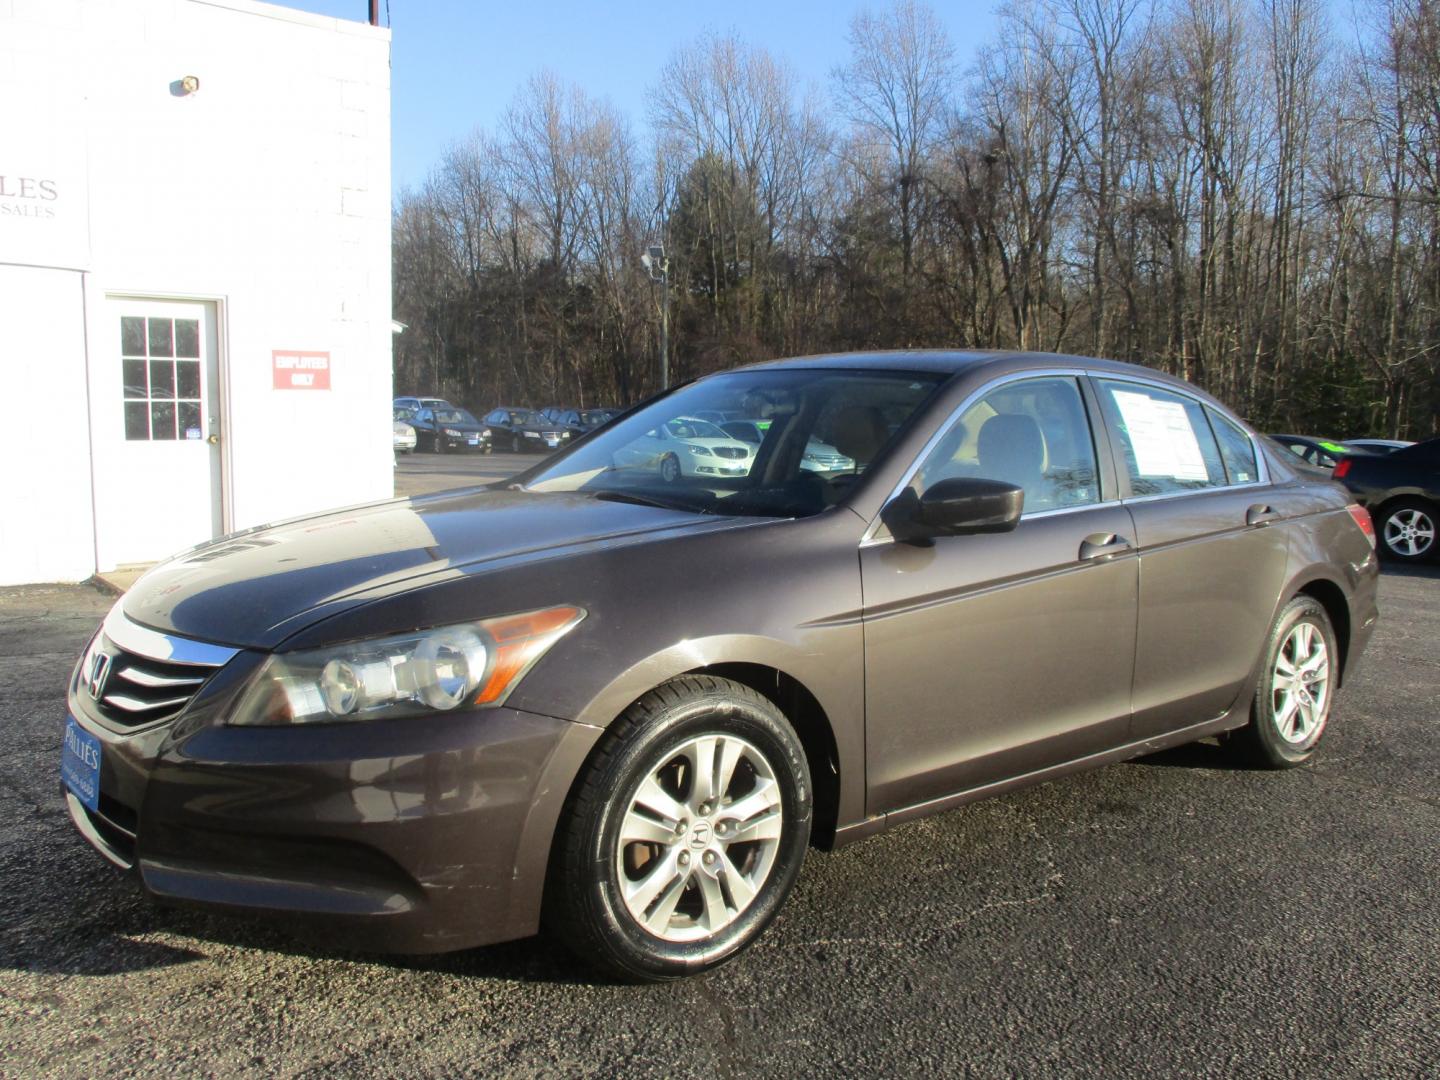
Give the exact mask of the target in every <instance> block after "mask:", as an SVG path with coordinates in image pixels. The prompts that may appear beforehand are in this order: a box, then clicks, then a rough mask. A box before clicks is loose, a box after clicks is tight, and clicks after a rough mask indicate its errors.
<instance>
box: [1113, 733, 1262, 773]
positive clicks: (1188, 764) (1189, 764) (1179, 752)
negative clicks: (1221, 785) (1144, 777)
mask: <svg viewBox="0 0 1440 1080" xmlns="http://www.w3.org/2000/svg"><path fill="white" fill-rule="evenodd" d="M1127 764H1129V765H1149V766H1153V767H1156V768H1162V769H1223V770H1225V771H1226V772H1263V771H1265V770H1264V769H1263V767H1261V766H1259V765H1252V764H1250V763H1249V762H1246V761H1243V760H1241V759H1240V758H1238V757H1236V756H1234V755H1233V754H1231V753H1230V752H1229V751H1228V750H1226V749H1225V748H1224V747H1223V746H1221V745H1220V744H1219V743H1218V742H1215V741H1213V740H1206V741H1205V742H1193V743H1186V744H1185V745H1184V746H1172V747H1171V748H1170V749H1169V750H1161V751H1160V752H1159V753H1155V754H1146V755H1145V756H1144V757H1137V758H1131V759H1130V761H1129V762H1127Z"/></svg>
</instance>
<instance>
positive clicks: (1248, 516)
mask: <svg viewBox="0 0 1440 1080" xmlns="http://www.w3.org/2000/svg"><path fill="white" fill-rule="evenodd" d="M1278 520H1280V514H1279V512H1278V511H1277V510H1276V509H1275V508H1274V507H1272V506H1266V505H1265V504H1264V503H1256V504H1255V505H1254V506H1252V507H1250V509H1249V510H1246V511H1245V524H1246V525H1268V524H1270V522H1272V521H1278Z"/></svg>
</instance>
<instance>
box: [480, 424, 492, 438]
mask: <svg viewBox="0 0 1440 1080" xmlns="http://www.w3.org/2000/svg"><path fill="white" fill-rule="evenodd" d="M480 437H481V438H482V439H488V438H489V437H490V429H489V428H488V427H487V428H486V429H485V430H484V431H482V432H480Z"/></svg>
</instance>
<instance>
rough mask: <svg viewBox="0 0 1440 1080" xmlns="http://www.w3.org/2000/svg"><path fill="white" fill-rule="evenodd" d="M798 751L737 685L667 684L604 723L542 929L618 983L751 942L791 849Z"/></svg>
mask: <svg viewBox="0 0 1440 1080" xmlns="http://www.w3.org/2000/svg"><path fill="white" fill-rule="evenodd" d="M811 815H812V800H811V787H810V776H809V772H808V768H807V765H806V761H805V751H804V749H803V747H801V745H800V740H799V739H798V738H797V737H796V735H795V731H794V729H793V728H791V726H790V724H789V723H788V722H787V721H786V719H785V717H784V715H783V714H782V713H781V712H780V710H779V709H777V708H776V707H775V705H774V704H773V703H772V702H770V701H769V700H768V699H766V698H765V697H763V696H761V695H760V694H758V693H756V692H755V691H754V690H752V689H750V688H749V687H747V686H742V685H740V684H739V683H735V682H731V681H730V680H728V679H718V678H715V677H713V676H707V675H691V676H683V677H681V678H678V679H674V680H672V681H671V682H668V683H666V684H664V685H663V686H660V687H659V688H657V689H655V690H653V691H651V692H650V693H649V694H647V695H645V696H644V697H643V698H641V699H640V700H639V701H638V702H636V703H635V704H634V705H632V706H631V707H630V708H629V709H627V710H626V711H625V713H624V714H623V715H622V716H621V717H620V718H619V719H618V720H616V721H615V722H614V723H613V724H612V725H611V726H610V728H609V730H608V731H607V732H606V734H605V738H604V740H603V742H602V743H601V744H600V747H599V749H598V750H597V752H596V754H595V756H594V759H593V760H592V761H591V762H590V764H589V765H588V766H587V768H586V771H585V772H584V773H583V774H582V776H581V779H580V780H579V782H578V784H577V787H576V789H575V792H574V794H573V795H572V796H571V801H570V804H569V805H568V806H567V809H566V815H565V817H564V819H563V820H562V822H561V826H560V830H559V833H558V835H557V838H556V845H555V855H554V859H553V862H552V864H551V876H550V880H549V882H548V886H547V889H546V905H547V906H546V924H547V926H548V927H549V928H550V929H552V930H553V931H554V932H555V933H556V934H557V935H558V936H559V937H560V938H561V939H562V940H563V941H564V942H565V943H566V944H567V945H568V946H569V947H570V948H571V949H572V950H573V951H574V952H575V953H576V954H577V955H579V956H580V957H582V958H583V959H585V960H587V961H589V962H590V963H592V964H594V965H596V966H597V967H599V968H601V969H602V970H605V971H607V972H609V973H610V974H612V975H617V976H619V977H621V978H624V979H630V980H636V981H656V980H664V979H676V978H680V977H682V976H685V975H693V974H696V973H698V972H702V971H705V970H708V969H710V968H713V967H715V966H717V965H719V964H722V963H724V962H725V961H726V960H728V959H730V958H731V957H733V956H734V955H735V954H736V953H738V952H740V950H742V949H743V948H745V947H746V946H747V945H749V944H750V943H751V942H753V941H754V940H755V939H756V938H757V937H759V935H760V933H761V932H762V931H763V930H764V929H765V927H766V925H767V924H768V923H769V922H770V920H771V919H772V918H773V917H774V916H775V913H776V912H777V911H779V909H780V905H781V904H782V903H783V902H784V900H785V897H786V896H787V895H788V894H789V892H790V887H791V885H793V884H794V881H795V878H796V876H797V875H798V874H799V872H800V866H801V863H802V862H803V861H804V858H805V849H806V846H807V844H808V843H809V838H810V823H811Z"/></svg>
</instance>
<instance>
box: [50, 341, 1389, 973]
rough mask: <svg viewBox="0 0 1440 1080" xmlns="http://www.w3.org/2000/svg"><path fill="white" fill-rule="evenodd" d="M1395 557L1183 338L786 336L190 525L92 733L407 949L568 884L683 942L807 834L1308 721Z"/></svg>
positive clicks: (209, 865)
mask: <svg viewBox="0 0 1440 1080" xmlns="http://www.w3.org/2000/svg"><path fill="white" fill-rule="evenodd" d="M740 421H743V422H745V423H746V424H747V425H750V427H747V428H746V430H747V431H750V430H751V428H753V430H754V431H758V432H759V433H760V436H761V437H760V441H759V442H758V443H756V442H753V441H742V440H739V439H736V438H734V437H732V436H731V435H730V434H729V433H728V432H727V431H726V430H725V429H724V428H723V427H722V426H721V424H723V423H732V422H740ZM732 430H733V425H732ZM1376 573H1377V569H1376V559H1375V552H1374V534H1373V531H1372V529H1371V524H1370V519H1369V517H1368V516H1367V515H1366V513H1365V512H1364V511H1363V510H1361V509H1359V508H1358V507H1356V506H1354V505H1353V504H1351V503H1350V500H1349V498H1348V496H1347V495H1346V493H1345V492H1344V490H1343V489H1341V488H1340V487H1338V486H1336V485H1334V484H1332V483H1330V482H1328V481H1325V480H1317V479H1315V478H1313V477H1312V476H1300V475H1298V474H1297V472H1296V471H1295V470H1294V469H1293V468H1291V466H1290V465H1289V464H1288V463H1287V461H1286V460H1285V456H1284V455H1283V454H1282V453H1280V452H1278V451H1276V450H1273V449H1272V448H1271V447H1270V446H1269V445H1268V444H1267V443H1266V442H1265V441H1264V440H1262V439H1258V438H1257V437H1256V436H1255V435H1254V433H1253V432H1252V431H1251V430H1250V429H1248V428H1247V427H1246V426H1245V425H1244V424H1242V423H1241V422H1240V421H1238V420H1237V419H1236V418H1235V417H1234V416H1233V415H1231V414H1230V413H1229V412H1228V411H1227V410H1226V409H1225V408H1224V407H1222V406H1221V405H1219V404H1218V403H1217V402H1215V401H1214V400H1212V399H1211V398H1209V397H1207V396H1205V395H1204V394H1202V393H1200V392H1199V391H1197V390H1195V389H1194V388H1193V387H1190V386H1188V385H1187V384H1185V383H1183V382H1180V381H1177V380H1175V379H1172V378H1168V377H1166V376H1164V375H1160V374H1157V373H1156V372H1154V371H1150V370H1146V369H1144V368H1139V367H1132V366H1129V365H1125V364H1118V363H1111V362H1106V361H1101V360H1088V359H1081V358H1076V357H1067V356H1055V355H1039V354H1026V353H974V352H943V353H940V352H909V353H890V354H882V355H845V356H820V357H812V358H807V359H800V360H789V361H783V362H778V363H770V364H760V365H757V366H754V367H747V368H742V369H739V370H735V371H729V372H725V373H723V374H717V375H713V376H709V377H707V378H703V379H700V380H698V381H695V382H692V383H690V384H688V385H685V386H682V387H680V388H678V389H676V390H673V391H671V392H669V393H666V394H664V395H661V396H660V397H657V398H655V399H653V400H651V401H649V402H646V403H645V404H643V405H641V406H639V407H637V408H635V409H632V410H631V411H629V412H628V413H625V414H623V415H621V416H619V417H617V418H616V419H614V420H613V421H611V422H610V423H608V424H607V425H605V426H604V427H602V428H600V429H599V430H597V431H595V432H593V433H591V434H589V435H587V436H586V437H584V438H583V439H580V440H577V442H576V444H575V445H573V446H570V447H568V448H566V449H565V450H564V451H562V452H561V453H559V454H558V455H556V456H554V457H552V458H550V459H549V460H547V461H545V462H543V463H541V464H540V465H537V466H535V467H534V468H532V469H530V470H529V471H527V472H524V473H521V474H520V475H519V476H517V477H516V478H514V479H513V480H511V481H507V482H504V483H500V484H494V485H491V486H489V487H480V488H474V489H469V490H463V491H456V492H449V493H445V494H441V495H434V496H429V497H426V498H418V499H411V500H395V501H392V502H386V503H380V504H377V505H374V506H366V507H360V508H355V509H350V510H342V511H336V512H333V513H328V514H324V515H321V516H317V517H310V518H305V519H303V520H298V521H292V522H289V523H286V524H281V525H274V526H268V527H265V528H260V529H254V530H251V531H249V532H243V533H237V534H234V535H232V536H228V537H225V538H224V539H222V540H219V541H216V542H214V543H211V544H207V545H204V546H201V547H198V548H195V549H193V550H191V551H188V552H186V553H184V554H182V555H179V556H177V557H175V558H174V559H172V560H170V561H169V562H167V563H164V564H163V565H161V566H158V567H156V568H155V569H154V570H152V571H150V572H149V573H147V574H146V575H145V576H144V577H143V578H142V579H141V580H140V582H139V583H138V584H137V585H136V586H135V588H134V589H132V590H131V591H130V592H129V593H128V594H126V596H125V597H124V598H123V599H122V600H121V601H120V602H118V603H117V604H116V605H115V608H114V610H113V611H111V613H110V615H109V616H108V618H107V619H106V620H105V623H104V625H103V626H102V627H101V628H100V630H99V631H97V633H96V635H95V637H94V639H93V640H92V641H91V642H90V644H89V646H88V647H87V648H86V650H85V653H84V655H83V656H82V658H81V660H80V662H79V664H78V665H77V667H76V669H75V673H74V677H73V679H72V681H71V684H70V690H69V697H68V717H67V720H66V729H65V734H64V746H63V750H62V760H61V771H62V776H63V782H64V787H65V794H66V800H67V805H68V808H69V813H70V816H71V818H72V819H73V821H74V824H75V826H76V828H77V829H78V830H79V831H80V832H81V833H82V834H83V835H84V836H85V837H86V839H88V840H89V842H90V843H91V844H92V845H93V846H94V847H95V848H97V849H98V850H99V851H100V852H101V853H102V854H103V855H104V856H105V857H106V858H107V859H109V860H110V861H111V862H112V863H114V864H115V865H117V866H120V867H123V868H126V869H129V870H132V871H133V872H134V873H136V874H137V875H138V877H139V879H140V881H141V882H142V883H143V885H144V887H145V889H146V890H147V891H148V892H149V893H150V894H152V895H153V896H155V897H157V898H160V899H162V900H164V901H166V902H175V903H187V904H199V905H208V906H211V907H218V908H226V909H232V910H241V911H246V912H253V913H260V912H266V913H271V914H280V915H282V916H284V917H285V919H286V920H287V921H288V922H290V923H291V924H292V925H293V924H296V923H303V924H304V929H305V930H307V931H308V932H309V933H310V934H312V935H328V936H329V937H330V938H331V939H332V940H336V941H338V942H340V943H343V944H346V945H350V946H356V947H361V948H378V949H386V950H394V951H404V952H425V951H439V950H446V949H460V948H466V947H470V946H475V945H481V944H485V943H488V942H496V941H501V940H504V939H507V938H515V937H519V936H523V935H526V934H530V933H533V932H534V931H536V930H537V929H539V928H540V927H541V926H542V925H545V926H547V927H549V928H550V929H551V930H553V931H554V932H555V933H556V934H558V935H559V936H561V937H562V938H563V939H564V940H565V941H566V942H568V943H569V944H570V945H571V946H572V947H573V948H574V949H575V950H576V951H577V952H578V953H580V954H581V955H582V956H583V957H585V958H587V959H588V960H590V961H592V962H594V963H596V964H598V965H600V966H601V967H603V968H606V969H608V970H610V971H611V972H615V973H618V974H620V975H622V976H625V977H629V978H636V979H664V978H671V977H675V976H680V975H685V974H689V973H693V972H698V971H703V970H705V969H707V968H710V967H713V966H714V965H716V964H719V963H722V962H723V961H725V960H727V959H728V958H730V957H732V956H734V955H735V954H736V953H737V952H738V951H739V950H741V949H742V948H744V947H745V946H746V945H747V944H749V943H750V942H753V941H754V940H755V938H756V937H757V936H758V935H759V934H760V933H761V932H762V931H763V929H764V928H765V926H766V924H767V923H768V922H769V921H770V920H771V919H772V918H774V917H775V914H776V912H777V911H778V910H779V908H780V906H781V904H782V903H783V902H784V900H785V897H786V894H787V893H788V892H789V890H790V887H791V885H792V884H793V883H794V881H795V878H796V875H797V874H798V873H799V870H800V865H801V862H802V860H803V859H804V856H805V852H806V849H807V847H808V846H809V845H810V844H815V845H819V846H825V847H830V846H838V845H841V844H845V843H849V842H850V841H852V840H856V839H859V838H861V837H865V836H869V835H870V834H872V833H877V832H880V831H882V830H884V829H885V828H887V827H889V826H890V825H893V824H896V823H897V822H902V821H908V820H910V819H912V818H916V817H920V816H923V815H926V814H931V813H936V812H938V811H942V810H947V809H949V808H951V807H955V806H958V805H960V804H962V803H964V802H966V801H968V800H971V799H975V798H979V797H982V796H985V795H991V794H995V793H998V792H1002V791H1007V790H1010V789H1012V788H1015V787H1019V786H1021V785H1026V784H1034V783H1038V782H1040V781H1043V780H1047V779H1050V778H1052V777H1055V776H1059V775H1061V774H1063V773H1065V772H1068V771H1070V770H1074V769H1079V768H1086V767H1090V766H1095V765H1102V764H1105V763H1107V762H1114V761H1119V760H1121V759H1123V758H1129V757H1134V756H1135V755H1138V754H1147V753H1150V752H1152V751H1155V750H1159V749H1160V748H1162V747H1166V746H1173V745H1175V744H1177V743H1184V742H1188V741H1190V740H1195V739H1201V738H1206V737H1209V736H1219V737H1220V738H1221V739H1222V740H1223V741H1224V743H1225V745H1226V746H1227V747H1230V748H1231V749H1233V751H1234V752H1235V753H1237V754H1239V755H1243V756H1244V757H1246V758H1248V759H1250V760H1252V761H1255V762H1259V763H1261V764H1264V765H1269V766H1274V767H1286V766H1292V765H1297V764H1299V763H1301V762H1304V761H1306V760H1307V759H1309V758H1310V756H1311V755H1312V754H1313V753H1314V752H1315V749H1316V747H1317V745H1318V744H1319V742H1320V739H1321V737H1322V736H1323V735H1324V732H1325V729H1326V725H1327V723H1328V722H1329V720H1330V717H1331V712H1332V707H1333V704H1334V699H1335V694H1336V692H1337V691H1338V689H1339V687H1340V685H1341V682H1342V680H1343V679H1344V678H1345V677H1346V676H1347V675H1348V674H1349V673H1350V671H1351V669H1352V668H1353V665H1354V664H1355V661H1356V659H1357V657H1358V656H1359V654H1360V652H1361V650H1362V649H1363V648H1364V646H1365V643H1366V641H1367V640H1368V638H1369V637H1370V633H1371V630H1372V627H1373V625H1374V622H1375V618H1376V606H1375V594H1376Z"/></svg>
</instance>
